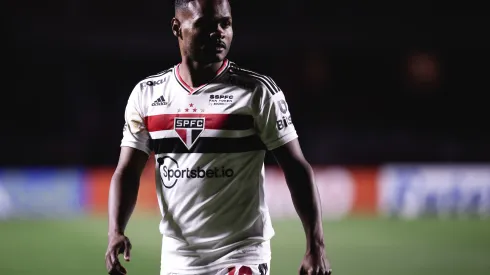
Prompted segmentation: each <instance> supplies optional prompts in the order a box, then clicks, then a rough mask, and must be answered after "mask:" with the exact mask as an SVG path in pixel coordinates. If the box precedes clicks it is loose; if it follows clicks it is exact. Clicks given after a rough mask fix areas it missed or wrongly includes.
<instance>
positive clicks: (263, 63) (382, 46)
mask: <svg viewBox="0 0 490 275" xmlns="http://www.w3.org/2000/svg"><path fill="white" fill-rule="evenodd" d="M171 2H172V1H148V0H145V1H138V2H134V1H132V2H130V1H76V0H68V1H60V0H55V1H49V2H39V1H16V2H6V3H2V6H3V8H2V13H3V14H2V15H3V16H2V19H3V23H4V26H6V28H4V34H3V43H2V44H3V46H4V53H5V54H4V59H3V61H2V63H3V65H4V68H5V70H4V73H3V75H2V78H3V80H4V81H2V84H3V87H4V89H3V93H2V99H1V102H2V103H3V104H2V108H0V113H1V115H2V126H1V128H0V129H1V130H0V133H1V135H0V143H1V144H2V145H3V148H2V153H1V154H0V244H1V245H2V251H1V252H0V274H2V275H3V274H6V275H7V274H8V275H24V274H53V275H56V274H74V275H82V274H104V273H105V270H104V259H103V257H104V252H105V248H106V213H105V211H106V208H107V206H106V204H107V189H108V184H109V179H110V176H111V173H112V171H113V169H114V167H115V164H116V162H117V158H118V152H119V142H120V139H121V130H122V125H123V116H122V113H123V110H124V106H125V103H126V101H127V98H128V95H129V93H130V91H131V89H132V87H133V86H134V85H135V84H136V83H137V82H138V81H139V80H140V79H142V78H144V77H145V76H147V75H150V74H153V73H156V72H159V71H162V70H164V69H166V68H168V67H170V66H171V65H173V64H175V63H177V62H178V61H179V56H178V49H177V44H176V41H175V39H174V38H173V37H172V36H171V32H170V28H169V22H170V18H171V16H172V12H173V10H172V7H171ZM234 2H235V3H234V4H233V12H234V28H235V40H234V43H233V46H232V49H231V52H230V59H231V60H233V61H235V62H236V63H238V64H240V65H242V66H243V67H247V68H250V69H253V70H256V71H259V72H261V73H264V74H267V75H269V76H271V77H272V78H273V79H274V80H275V81H276V83H278V84H279V85H280V86H281V87H282V88H283V90H284V92H285V93H286V97H287V99H288V103H289V107H290V109H291V112H292V114H293V121H294V123H295V125H296V127H297V129H298V132H299V135H300V138H301V142H302V146H303V149H304V152H305V155H306V157H307V159H308V160H309V161H310V162H311V163H312V165H313V166H314V169H315V171H316V177H317V182H318V185H319V188H320V192H321V196H322V201H323V205H322V207H323V213H324V218H325V234H326V243H327V249H328V252H329V254H330V258H331V262H332V264H333V267H334V271H335V274H344V275H353V274H365V273H375V274H379V275H388V274H389V275H391V274H398V275H404V274H431V275H441V274H472V275H479V274H489V271H490V235H489V232H490V222H489V220H488V217H489V214H490V142H489V140H490V131H489V123H488V118H489V108H488V100H486V97H485V96H486V93H488V90H489V89H488V88H489V87H488V81H486V76H487V72H488V68H487V64H488V63H487V62H486V57H487V56H488V53H487V49H488V46H489V43H488V42H487V41H486V40H485V35H483V34H484V33H485V32H486V29H485V27H484V26H485V25H486V24H485V23H484V21H485V20H484V19H485V18H484V17H483V16H479V15H478V9H477V8H476V7H474V6H472V7H471V8H470V7H469V5H468V7H466V6H465V5H464V4H463V5H459V4H458V6H457V7H456V6H454V7H452V6H451V5H450V4H447V3H446V4H445V5H444V6H441V5H436V3H435V2H427V1H425V2H422V1H397V2H396V3H392V4H387V3H382V4H381V3H380V4H374V3H372V2H369V3H367V2H365V1H354V0H350V1H341V2H339V1H337V2H335V1H332V2H328V3H322V2H317V1H311V0H310V1H291V0H288V1H281V2H280V3H276V1H255V0H254V1H250V0H249V1H234ZM460 4H461V3H460ZM267 165H268V166H267V189H268V192H267V200H268V202H269V205H270V208H271V214H272V215H273V217H274V225H275V228H276V232H277V235H276V237H275V239H274V241H273V262H272V269H271V270H272V273H273V274H295V272H296V269H297V267H298V265H299V263H300V260H301V256H302V254H303V253H304V237H303V233H302V231H301V226H300V223H299V221H298V218H297V216H296V214H295V212H294V209H293V207H292V205H291V200H290V197H289V193H288V190H287V188H286V187H285V183H284V180H283V178H282V175H281V172H280V170H277V166H276V165H275V164H274V162H273V161H272V160H271V158H270V157H268V158H267ZM151 169H152V168H151V167H150V165H149V166H148V167H147V169H146V170H145V175H144V178H143V180H142V188H141V192H140V194H139V200H138V206H137V213H135V215H134V217H133V219H132V220H131V222H130V225H129V228H128V235H129V236H130V237H131V238H132V241H133V243H134V251H133V259H132V262H131V263H128V264H127V267H128V269H129V272H130V274H157V272H158V264H159V257H160V256H159V246H160V243H159V235H158V232H157V224H158V214H157V209H156V207H157V206H156V197H155V194H154V190H153V187H154V183H153V174H152V171H151Z"/></svg>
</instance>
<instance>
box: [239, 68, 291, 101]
mask: <svg viewBox="0 0 490 275" xmlns="http://www.w3.org/2000/svg"><path fill="white" fill-rule="evenodd" d="M229 73H230V74H231V75H232V76H233V77H234V79H235V82H238V83H240V84H243V85H247V86H249V87H252V88H254V89H257V88H260V90H262V91H264V92H266V93H268V94H269V95H271V96H272V95H274V94H276V93H280V92H281V89H280V88H279V86H277V84H276V83H275V82H274V80H273V79H272V77H270V76H268V75H265V74H262V73H259V72H257V71H254V70H250V69H248V68H243V67H241V66H239V65H237V64H236V63H234V62H230V69H229Z"/></svg>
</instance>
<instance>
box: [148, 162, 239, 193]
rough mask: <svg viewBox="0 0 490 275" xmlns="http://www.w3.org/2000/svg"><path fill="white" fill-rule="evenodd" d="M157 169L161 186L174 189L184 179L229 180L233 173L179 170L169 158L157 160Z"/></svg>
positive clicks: (197, 168) (208, 170) (177, 165)
mask: <svg viewBox="0 0 490 275" xmlns="http://www.w3.org/2000/svg"><path fill="white" fill-rule="evenodd" d="M157 162H158V169H159V171H160V177H161V182H162V185H163V186H165V187H166V188H172V187H174V186H175V185H176V184H177V182H179V180H186V179H198V178H199V179H205V178H206V179H212V178H231V177H233V176H234V175H235V171H234V170H233V169H231V168H226V167H224V166H222V167H211V168H207V169H204V168H202V167H200V166H198V167H196V168H192V169H191V168H181V167H180V166H179V163H178V162H177V160H175V159H174V158H171V157H169V156H165V157H160V158H158V159H157Z"/></svg>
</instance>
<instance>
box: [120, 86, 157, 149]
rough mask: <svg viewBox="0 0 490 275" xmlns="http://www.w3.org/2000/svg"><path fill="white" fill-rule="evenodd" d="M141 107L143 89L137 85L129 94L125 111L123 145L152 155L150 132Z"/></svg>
mask: <svg viewBox="0 0 490 275" xmlns="http://www.w3.org/2000/svg"><path fill="white" fill-rule="evenodd" d="M142 110H143V108H141V91H140V89H139V86H136V87H135V88H134V89H133V91H132V92H131V95H130V96H129V99H128V102H127V105H126V110H125V112H124V121H125V123H124V128H123V138H122V141H121V147H132V148H135V149H138V150H140V151H143V152H145V153H146V154H148V155H150V152H151V150H150V134H149V133H148V130H147V128H146V125H145V119H144V118H145V116H144V113H143V112H142Z"/></svg>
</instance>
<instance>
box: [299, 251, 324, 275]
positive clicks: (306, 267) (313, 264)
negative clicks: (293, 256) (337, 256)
mask: <svg viewBox="0 0 490 275" xmlns="http://www.w3.org/2000/svg"><path fill="white" fill-rule="evenodd" d="M331 274H332V269H331V268H330V262H329V261H328V259H327V257H326V256H325V252H324V250H323V249H316V251H313V252H307V253H306V254H305V257H304V258H303V262H301V267H300V268H299V275H331Z"/></svg>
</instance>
